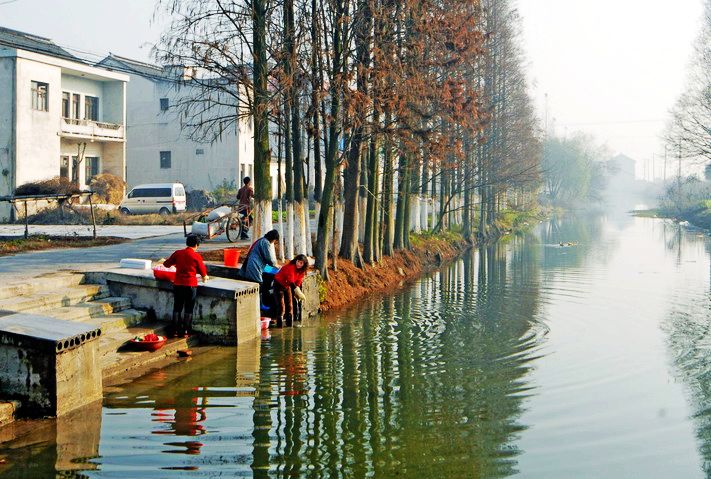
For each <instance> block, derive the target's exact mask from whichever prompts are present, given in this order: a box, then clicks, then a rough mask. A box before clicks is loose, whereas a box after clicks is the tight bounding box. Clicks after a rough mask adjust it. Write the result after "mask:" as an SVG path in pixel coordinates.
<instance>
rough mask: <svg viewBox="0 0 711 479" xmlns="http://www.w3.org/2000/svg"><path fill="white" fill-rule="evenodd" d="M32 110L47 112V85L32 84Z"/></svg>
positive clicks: (35, 82)
mask: <svg viewBox="0 0 711 479" xmlns="http://www.w3.org/2000/svg"><path fill="white" fill-rule="evenodd" d="M32 109H33V110H39V111H49V85H48V84H47V83H42V82H38V81H33V82H32Z"/></svg>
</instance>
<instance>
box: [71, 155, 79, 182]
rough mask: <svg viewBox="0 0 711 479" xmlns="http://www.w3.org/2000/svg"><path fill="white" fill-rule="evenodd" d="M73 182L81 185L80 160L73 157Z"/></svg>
mask: <svg viewBox="0 0 711 479" xmlns="http://www.w3.org/2000/svg"><path fill="white" fill-rule="evenodd" d="M72 182H74V183H76V184H79V158H78V157H77V156H72Z"/></svg>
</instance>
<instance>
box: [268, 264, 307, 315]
mask: <svg viewBox="0 0 711 479" xmlns="http://www.w3.org/2000/svg"><path fill="white" fill-rule="evenodd" d="M308 268H309V260H308V258H306V255H303V254H300V255H297V256H295V257H294V259H292V260H291V261H290V262H289V263H288V264H286V265H284V266H282V268H281V269H280V270H279V271H278V272H277V274H276V275H274V297H275V299H276V307H277V318H276V319H277V326H278V327H281V326H282V325H283V321H284V318H285V317H286V325H287V326H291V323H292V318H293V304H294V303H293V301H294V300H293V296H292V291H293V294H294V296H296V297H297V298H298V299H299V301H303V300H304V299H306V296H304V293H303V292H302V291H301V284H302V283H303V281H304V276H306V271H307V270H308Z"/></svg>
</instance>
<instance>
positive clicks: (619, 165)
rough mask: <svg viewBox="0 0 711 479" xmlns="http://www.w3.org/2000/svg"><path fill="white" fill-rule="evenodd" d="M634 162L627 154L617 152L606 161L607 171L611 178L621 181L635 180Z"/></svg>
mask: <svg viewBox="0 0 711 479" xmlns="http://www.w3.org/2000/svg"><path fill="white" fill-rule="evenodd" d="M636 164H637V162H635V161H634V160H633V159H632V158H630V157H629V156H626V155H623V154H619V155H617V156H615V157H613V158H611V159H609V160H608V161H607V171H608V174H609V175H610V177H611V178H616V179H617V180H621V181H632V182H633V181H635V179H636V174H635V165H636Z"/></svg>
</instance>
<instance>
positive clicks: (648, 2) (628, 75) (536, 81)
mask: <svg viewBox="0 0 711 479" xmlns="http://www.w3.org/2000/svg"><path fill="white" fill-rule="evenodd" d="M7 1H8V0H0V25H2V26H5V27H8V28H14V29H17V30H22V31H26V32H30V33H35V34H37V35H41V36H46V37H50V38H51V39H53V40H54V41H55V42H56V43H58V44H60V45H62V46H66V47H72V48H76V49H78V50H81V51H83V52H88V53H90V54H95V56H94V58H99V57H101V56H103V55H105V54H107V53H108V52H113V53H115V54H117V55H124V56H128V57H132V58H136V59H138V60H150V44H151V43H152V42H155V41H156V40H157V38H158V34H159V32H160V30H161V26H160V25H157V24H155V23H154V22H152V20H151V18H152V16H153V11H154V6H153V5H154V2H153V1H151V0H121V1H118V2H117V1H115V0H112V1H108V0H62V1H60V0H16V1H14V2H11V3H5V2H7ZM518 6H519V12H520V14H521V17H522V19H523V28H524V32H523V33H524V48H525V50H526V52H527V57H528V64H529V72H530V78H531V81H532V91H533V92H534V96H535V100H536V105H537V107H538V110H539V114H540V117H541V120H542V121H543V120H544V118H545V111H546V108H545V104H546V102H545V94H546V93H547V94H548V102H547V104H548V108H547V111H548V123H549V127H551V128H552V127H553V125H555V131H556V133H558V134H560V135H563V134H565V133H566V132H567V133H568V134H571V133H572V132H573V131H576V130H581V131H585V132H587V133H590V134H592V135H594V136H595V137H596V138H597V140H598V141H599V142H600V143H606V144H607V145H608V146H609V147H610V149H611V150H612V152H613V153H618V152H622V153H625V154H627V155H628V156H631V157H633V158H635V159H636V160H638V175H640V176H641V174H642V171H643V166H642V161H643V160H645V159H651V157H652V153H656V154H657V156H658V157H659V158H661V156H662V155H663V153H664V147H663V145H662V143H661V141H659V136H660V134H661V132H662V131H663V127H664V124H665V121H666V118H667V114H668V111H669V109H670V108H671V107H672V105H673V104H674V101H675V100H676V98H677V96H678V95H679V93H680V92H681V91H682V89H683V87H684V81H685V70H686V65H687V63H688V61H689V59H690V54H691V47H692V43H693V40H694V38H695V37H696V35H697V33H698V31H699V27H700V23H701V13H702V0H677V1H676V2H670V1H669V0H518ZM38 12H41V14H38ZM650 164H651V163H650ZM656 164H657V168H656V170H657V176H661V165H662V161H661V159H659V160H658V161H657V162H656Z"/></svg>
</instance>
